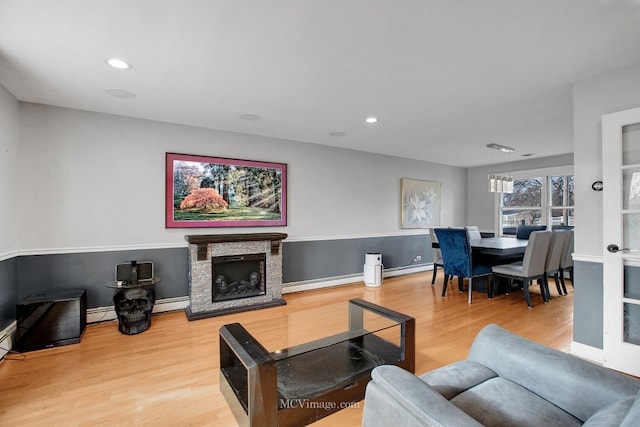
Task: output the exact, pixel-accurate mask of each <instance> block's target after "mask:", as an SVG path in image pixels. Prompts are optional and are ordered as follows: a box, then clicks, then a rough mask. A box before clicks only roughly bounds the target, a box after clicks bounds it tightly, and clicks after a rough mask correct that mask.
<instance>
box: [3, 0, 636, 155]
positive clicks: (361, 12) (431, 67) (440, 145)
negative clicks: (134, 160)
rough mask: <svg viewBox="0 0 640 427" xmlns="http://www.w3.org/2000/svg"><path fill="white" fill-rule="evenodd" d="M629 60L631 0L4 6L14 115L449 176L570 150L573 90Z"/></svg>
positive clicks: (214, 0)
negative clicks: (399, 162)
mask: <svg viewBox="0 0 640 427" xmlns="http://www.w3.org/2000/svg"><path fill="white" fill-rule="evenodd" d="M110 57H118V58H121V59H124V60H126V61H128V62H129V63H131V64H132V66H133V68H132V69H129V70H117V69H114V68H111V67H109V66H108V65H107V64H106V59H107V58H110ZM639 61H640V0H483V1H478V0H393V1H391V0H315V1H307V0H268V1H259V0H173V1H171V0H135V1H131V0H67V1H62V2H61V1H57V2H53V1H49V0H0V84H2V85H3V86H4V87H5V88H7V89H8V90H9V91H10V92H11V93H12V94H13V95H14V96H15V97H16V98H18V99H19V100H21V101H27V102H35V103H43V104H50V105H55V106H62V107H69V108H77V109H82V110H89V111H97V112H104V113H111V114H118V115H124V116H131V117H138V118H145V119H152V120H160V121H165V122H171V123H180V124H186V125H193V126H201V127H206V128H214V129H223V130H229V131H235V132H243V133H248V134H255V135H264V136H269V137H275V138H284V139H289V140H294V141H302V142H309V143H316V144H325V145H331V146H336V147H343V148H349V149H354V150H362V151H368V152H374V153H380V154H386V155H393V156H400V157H405V158H411V159H419V160H426V161H432V162H436V163H442V164H448V165H456V166H462V167H470V166H478V165H483V164H490V163H499V162H503V161H507V160H509V161H513V160H519V159H521V157H520V156H521V155H522V154H528V153H534V154H533V156H532V157H546V156H550V155H556V154H564V153H570V152H572V151H573V140H572V83H574V82H576V81H579V80H582V79H584V78H586V77H589V76H592V75H595V74H598V73H601V72H603V71H607V70H612V69H616V68H620V67H622V66H625V65H629V64H632V63H636V62H639ZM108 89H120V90H121V91H126V92H124V93H125V94H126V93H128V92H131V93H133V94H135V98H131V99H127V98H122V97H117V96H112V95H110V94H108V93H107V92H106V90H108ZM121 93H122V92H121ZM242 114H254V115H258V116H260V120H244V119H242V118H241V117H240V116H241V115H242ZM372 115H373V116H377V117H379V119H380V121H379V122H378V123H377V124H374V125H369V124H367V123H365V122H364V119H365V118H366V117H367V116H372ZM334 132H343V133H345V134H346V135H344V136H331V135H330V134H331V133H334ZM491 142H493V143H497V144H502V145H506V146H510V147H513V148H515V149H516V152H515V153H511V154H509V155H505V154H502V153H499V152H497V151H495V150H490V149H488V148H486V144H488V143H491ZM505 156H508V157H505Z"/></svg>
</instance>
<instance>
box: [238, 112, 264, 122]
mask: <svg viewBox="0 0 640 427" xmlns="http://www.w3.org/2000/svg"><path fill="white" fill-rule="evenodd" d="M240 118H241V119H243V120H249V121H252V122H255V121H256V120H260V118H261V117H260V116H259V115H257V114H240Z"/></svg>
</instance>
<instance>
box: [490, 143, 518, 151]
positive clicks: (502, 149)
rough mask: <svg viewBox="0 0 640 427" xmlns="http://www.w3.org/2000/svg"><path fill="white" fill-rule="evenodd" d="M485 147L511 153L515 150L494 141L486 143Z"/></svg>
mask: <svg viewBox="0 0 640 427" xmlns="http://www.w3.org/2000/svg"><path fill="white" fill-rule="evenodd" d="M487 148H493V149H494V150H498V151H502V152H504V153H511V152H513V151H516V149H515V148H511V147H505V146H504V145H500V144H494V143H491V144H487Z"/></svg>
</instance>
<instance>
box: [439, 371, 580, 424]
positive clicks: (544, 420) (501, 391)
mask: <svg viewBox="0 0 640 427" xmlns="http://www.w3.org/2000/svg"><path fill="white" fill-rule="evenodd" d="M451 403H453V404H454V405H456V406H457V407H458V408H460V409H461V410H462V411H464V412H466V413H467V414H469V415H471V416H472V417H473V418H474V419H475V420H476V421H478V422H480V423H481V424H483V425H486V426H492V427H500V426H518V427H525V426H532V427H533V426H535V427H540V426H544V427H554V426H557V427H569V426H580V425H582V421H580V420H579V419H577V418H575V417H574V416H572V415H571V414H569V413H568V412H565V411H563V410H562V409H560V408H558V407H557V406H555V405H553V404H552V403H550V402H548V401H546V400H545V399H543V398H541V397H540V396H538V395H536V394H534V393H532V392H530V391H529V390H527V389H526V388H524V387H522V386H520V385H518V384H516V383H514V382H511V381H509V380H506V379H504V378H500V377H496V378H491V379H489V380H487V381H485V382H483V383H482V384H479V385H477V386H475V387H473V388H470V389H469V390H467V391H465V392H463V393H460V394H459V395H457V396H456V397H454V398H453V399H451Z"/></svg>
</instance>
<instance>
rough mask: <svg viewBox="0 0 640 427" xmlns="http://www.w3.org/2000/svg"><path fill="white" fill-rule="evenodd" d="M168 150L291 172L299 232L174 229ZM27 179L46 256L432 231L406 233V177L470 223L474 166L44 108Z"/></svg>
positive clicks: (37, 242) (27, 127) (28, 144)
mask: <svg viewBox="0 0 640 427" xmlns="http://www.w3.org/2000/svg"><path fill="white" fill-rule="evenodd" d="M390 143H391V144H392V143H393V141H390ZM166 152H178V153H187V154H199V155H210V156H216V157H230V158H238V159H249V160H261V161H270V162H280V163H286V164H287V165H288V192H287V197H288V226H287V227H268V228H207V229H193V228H192V229H166V228H165V217H164V215H165V214H164V212H165V211H164V206H165V153H166ZM20 170H21V172H20V179H19V190H20V227H19V229H20V231H21V233H20V239H21V240H20V245H21V249H23V250H26V251H34V252H37V251H41V250H58V249H60V250H63V251H68V250H73V249H76V248H77V249H83V250H84V249H87V248H104V247H110V246H115V247H122V246H129V245H131V246H138V245H159V246H162V245H182V244H184V235H185V234H214V233H244V232H285V233H288V234H289V238H290V239H301V240H302V239H315V238H341V237H351V236H369V235H394V234H404V233H415V232H424V230H402V229H401V225H400V212H401V211H400V179H401V178H412V179H422V180H432V181H440V182H442V193H443V197H442V199H443V204H442V223H443V225H452V224H464V223H465V222H466V211H467V205H466V194H467V188H466V187H467V174H466V169H464V168H457V167H450V166H444V165H438V164H433V163H427V162H420V161H413V160H407V159H401V158H396V157H388V156H382V155H376V154H370V153H365V152H358V151H352V150H344V149H339V148H330V147H325V146H320V145H313V144H305V143H300V142H293V141H286V140H279V139H273V138H266V137H259V136H253V135H245V134H238V133H231V132H224V131H217V130H211V129H203V128H196V127H189V126H181V125H174V124H168V123H162V122H154V121H149V120H140V119H133V118H127V117H121V116H114V115H108V114H99V113H92V112H86V111H79V110H71V109H65V108H59V107H52V106H45V105H39V104H30V103H21V104H20Z"/></svg>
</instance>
